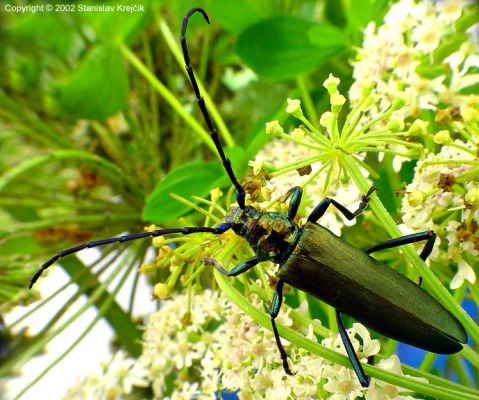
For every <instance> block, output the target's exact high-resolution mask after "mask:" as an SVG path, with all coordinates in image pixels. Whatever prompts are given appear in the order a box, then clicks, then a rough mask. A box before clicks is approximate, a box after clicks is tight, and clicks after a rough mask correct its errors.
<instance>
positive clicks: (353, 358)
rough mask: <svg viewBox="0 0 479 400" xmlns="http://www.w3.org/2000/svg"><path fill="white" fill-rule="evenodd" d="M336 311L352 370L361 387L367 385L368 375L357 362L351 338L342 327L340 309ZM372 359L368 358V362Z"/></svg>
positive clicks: (340, 333) (340, 332)
mask: <svg viewBox="0 0 479 400" xmlns="http://www.w3.org/2000/svg"><path fill="white" fill-rule="evenodd" d="M334 311H335V312H336V322H337V324H338V330H339V335H340V336H341V339H342V341H343V344H344V348H345V349H346V353H347V354H348V358H349V361H351V365H352V366H353V369H354V372H355V373H356V376H357V377H358V379H359V383H360V384H361V386H362V387H368V386H369V376H367V375H366V373H365V372H364V370H363V367H362V365H361V363H360V362H359V359H358V356H357V354H356V352H355V351H354V347H353V344H352V343H351V339H350V338H349V335H348V332H347V331H346V328H345V327H344V324H343V320H342V319H341V311H338V310H336V309H335V310H334ZM371 361H372V359H371V360H369V358H368V363H370V362H371Z"/></svg>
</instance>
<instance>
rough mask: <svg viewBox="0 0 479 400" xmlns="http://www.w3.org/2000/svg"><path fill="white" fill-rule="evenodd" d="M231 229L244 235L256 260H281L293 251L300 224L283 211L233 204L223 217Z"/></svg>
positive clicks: (277, 261) (279, 261) (280, 261)
mask: <svg viewBox="0 0 479 400" xmlns="http://www.w3.org/2000/svg"><path fill="white" fill-rule="evenodd" d="M225 219H226V221H227V222H229V223H232V224H233V227H232V229H233V231H234V232H235V233H236V234H237V235H239V236H242V237H244V238H245V239H246V240H247V241H248V243H249V245H250V246H251V248H252V249H253V250H254V252H255V253H256V256H257V257H258V260H259V261H266V260H270V261H273V262H276V263H282V262H283V261H284V260H285V259H287V258H288V256H289V255H290V254H291V252H292V251H293V249H294V247H295V245H296V242H297V239H298V237H299V230H300V229H299V227H298V225H296V224H295V223H294V222H293V221H292V220H291V219H290V218H289V217H288V216H287V215H286V214H284V213H278V212H261V211H258V210H256V209H255V208H254V207H251V206H247V207H245V208H244V209H240V208H235V207H233V208H232V209H231V210H230V213H229V214H227V215H226V217H225Z"/></svg>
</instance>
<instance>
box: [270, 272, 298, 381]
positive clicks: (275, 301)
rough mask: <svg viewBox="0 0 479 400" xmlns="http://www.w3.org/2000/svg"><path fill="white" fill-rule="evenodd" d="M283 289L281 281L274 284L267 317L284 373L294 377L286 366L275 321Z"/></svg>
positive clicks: (281, 300) (285, 358) (284, 352)
mask: <svg viewBox="0 0 479 400" xmlns="http://www.w3.org/2000/svg"><path fill="white" fill-rule="evenodd" d="M283 287H284V281H282V280H281V279H280V280H279V281H278V283H277V284H276V289H275V290H274V294H273V300H272V301H271V307H270V309H269V315H270V317H271V325H272V326H273V333H274V338H275V339H276V345H277V346H278V350H279V353H280V354H281V360H283V368H284V371H285V372H286V373H287V374H288V375H294V374H293V373H292V372H291V370H290V369H289V365H288V355H287V354H286V351H285V350H284V347H283V345H282V344H281V338H280V337H279V333H278V328H277V327H276V322H275V319H276V317H277V316H278V314H279V310H280V308H281V304H282V303H283Z"/></svg>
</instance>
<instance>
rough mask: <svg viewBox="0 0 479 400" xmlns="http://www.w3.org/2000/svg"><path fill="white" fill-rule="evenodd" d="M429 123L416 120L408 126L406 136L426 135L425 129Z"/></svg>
mask: <svg viewBox="0 0 479 400" xmlns="http://www.w3.org/2000/svg"><path fill="white" fill-rule="evenodd" d="M428 125H429V122H427V121H423V120H422V119H416V120H415V121H414V122H413V123H412V125H411V126H410V128H409V130H408V131H407V134H408V135H409V136H421V135H425V134H427V127H428Z"/></svg>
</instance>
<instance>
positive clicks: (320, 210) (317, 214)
mask: <svg viewBox="0 0 479 400" xmlns="http://www.w3.org/2000/svg"><path fill="white" fill-rule="evenodd" d="M373 192H377V189H376V188H375V187H374V186H371V187H370V188H369V190H368V192H367V193H366V195H364V196H363V197H362V198H361V203H359V207H358V209H357V210H356V211H354V212H351V211H349V210H348V209H347V208H346V207H344V206H343V205H342V204H340V203H338V202H337V201H336V200H334V199H331V198H329V197H326V198H325V199H324V200H323V201H321V203H319V204H318V205H317V206H316V207H315V208H314V210H313V211H312V212H311V214H310V215H309V217H308V221H309V222H317V221H318V219H320V218H321V217H322V216H323V215H324V213H325V212H326V210H327V209H328V207H329V206H330V204H334V206H335V207H336V208H337V209H338V210H339V211H340V212H341V214H343V215H344V216H345V217H346V218H347V219H348V220H350V221H351V220H352V219H354V218H356V217H357V216H358V215H359V214H361V213H362V212H363V210H364V209H365V208H366V206H367V205H368V203H369V200H370V196H371V194H372V193H373Z"/></svg>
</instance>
